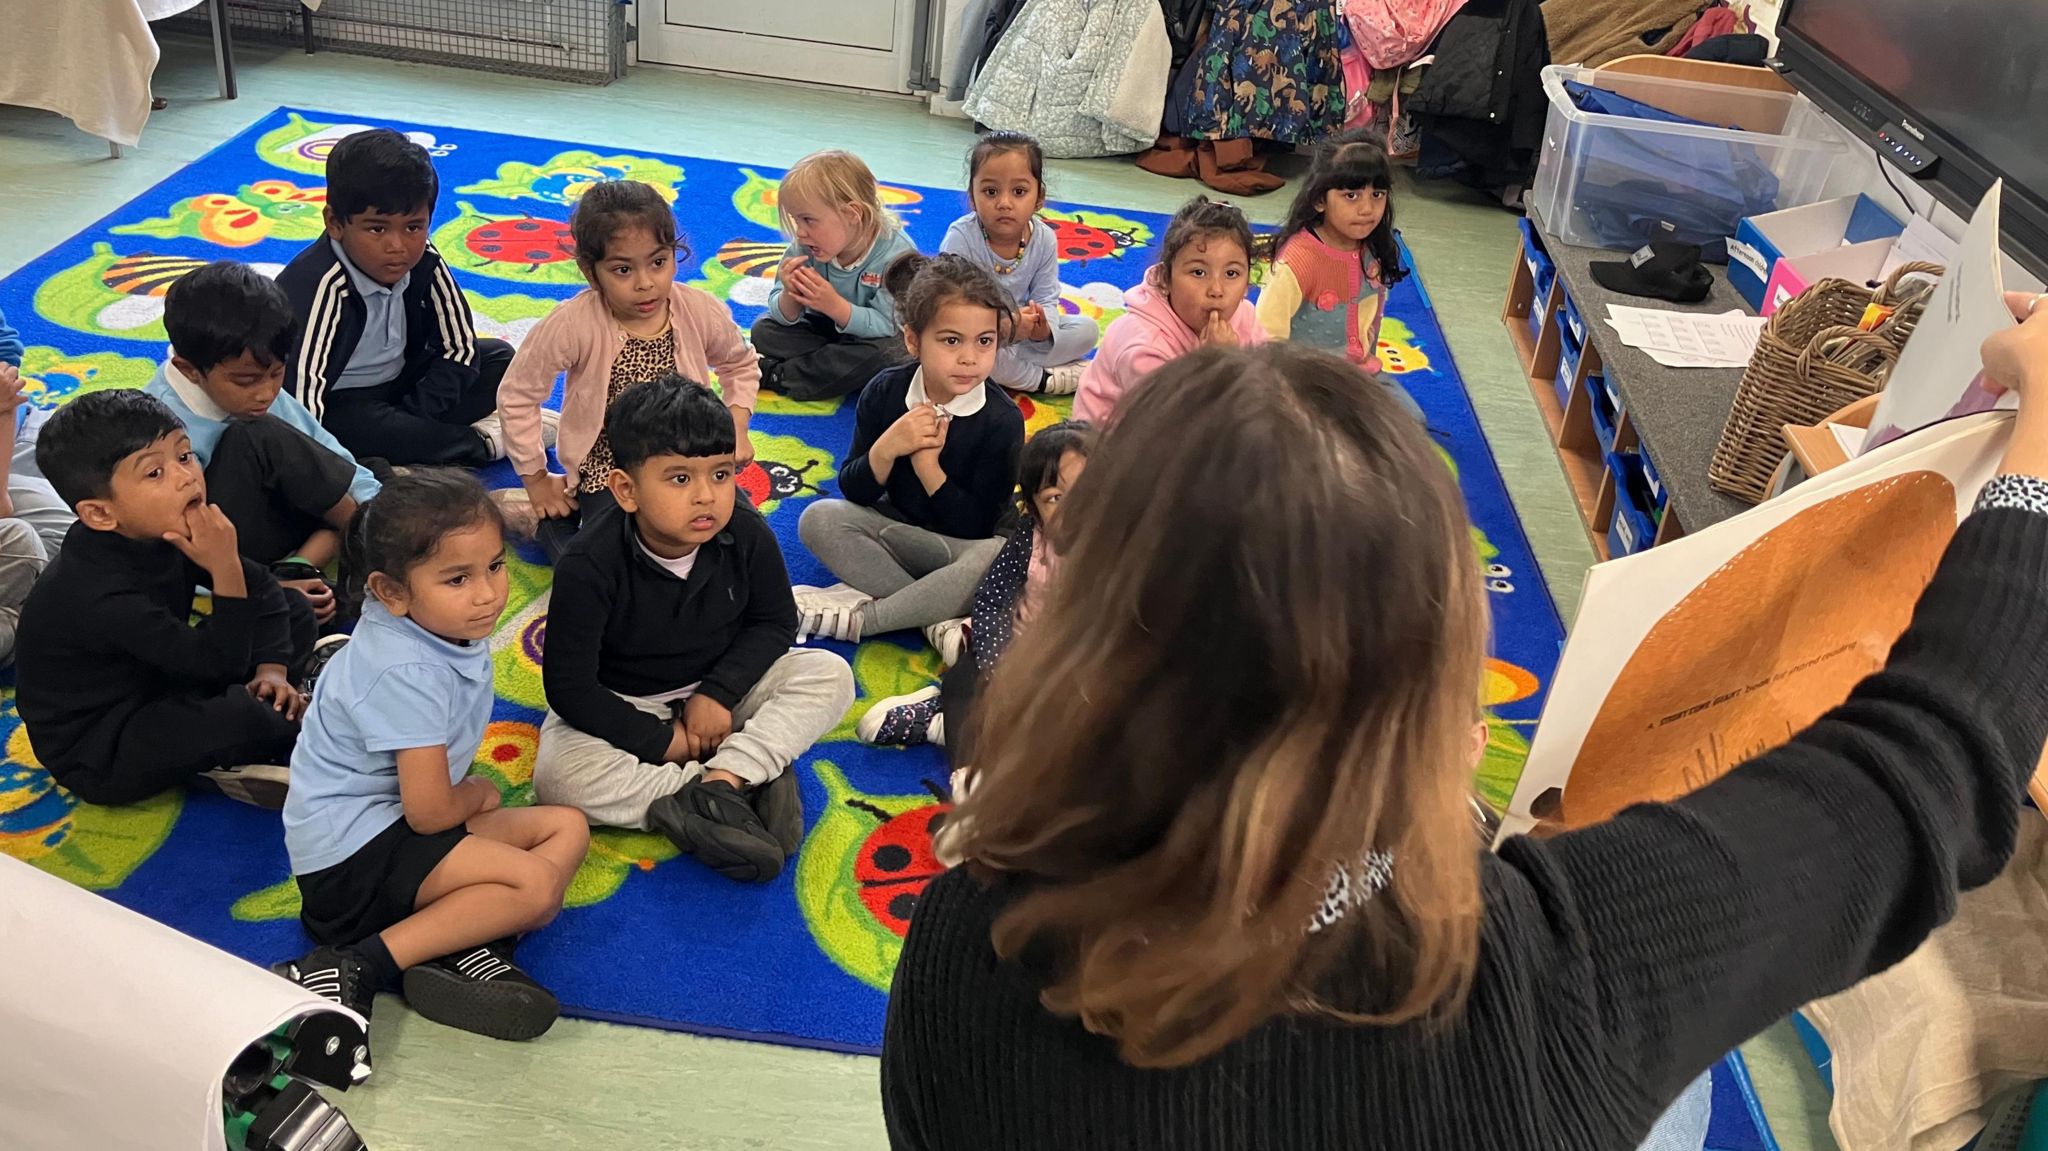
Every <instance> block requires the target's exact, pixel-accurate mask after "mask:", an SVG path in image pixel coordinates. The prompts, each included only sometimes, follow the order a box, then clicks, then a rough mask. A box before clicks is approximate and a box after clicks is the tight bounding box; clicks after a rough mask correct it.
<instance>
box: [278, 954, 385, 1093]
mask: <svg viewBox="0 0 2048 1151" xmlns="http://www.w3.org/2000/svg"><path fill="white" fill-rule="evenodd" d="M270 971H271V974H273V975H277V976H281V977H283V978H285V979H289V980H291V981H292V982H293V983H296V984H298V985H299V986H300V987H303V988H305V989H306V990H307V991H310V992H312V993H313V994H315V995H318V996H320V997H321V998H323V999H329V1000H332V1001H334V1002H335V1003H339V1004H341V1005H342V1006H343V1007H346V1008H348V1009H349V1010H350V1011H353V1012H355V1013H356V1014H357V1015H360V1016H362V1017H363V1024H364V1026H365V1028H366V1030H367V1027H368V1025H369V1022H370V1006H371V1004H372V1003H374V1002H375V1001H376V998H377V989H376V988H375V987H373V986H371V985H370V965H369V964H367V963H364V962H363V960H362V957H361V956H358V955H357V954H356V953H355V952H353V951H350V950H348V949H346V948H341V947H328V946H325V945H323V946H320V947H315V948H314V949H313V950H311V951H309V952H307V953H306V954H305V956H304V957H302V958H299V959H288V960H286V961H285V962H283V963H274V964H272V965H271V967H270ZM356 1062H357V1063H360V1064H361V1065H362V1069H363V1073H362V1076H360V1077H358V1078H359V1079H360V1078H366V1077H368V1075H369V1073H370V1042H369V1040H368V1039H364V1040H363V1049H362V1050H361V1051H360V1052H358V1053H357V1056H356Z"/></svg>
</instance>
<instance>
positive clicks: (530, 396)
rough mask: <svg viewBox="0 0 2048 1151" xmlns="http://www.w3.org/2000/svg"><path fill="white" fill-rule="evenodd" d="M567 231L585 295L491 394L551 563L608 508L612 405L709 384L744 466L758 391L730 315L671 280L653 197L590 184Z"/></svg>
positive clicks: (658, 200)
mask: <svg viewBox="0 0 2048 1151" xmlns="http://www.w3.org/2000/svg"><path fill="white" fill-rule="evenodd" d="M569 230H570V232H571V234H572V235H573V236H574V238H575V243H576V266H577V267H579V268H581V269H582V270H583V278H584V279H585V280H587V281H589V283H590V287H589V289H588V290H586V291H583V292H580V293H578V294H577V295H575V296H574V297H572V298H570V299H568V300H566V301H564V302H563V303H561V304H560V305H558V306H556V308H555V310H554V311H552V312H549V313H548V315H547V318H546V319H543V320H542V321H541V322H540V323H539V324H536V325H535V326H534V328H533V331H531V332H529V333H528V334H527V336H526V339H525V340H524V341H523V342H522V343H521V344H520V345H519V354H518V355H517V356H516V357H515V358H514V359H513V361H512V366H511V367H510V368H508V369H507V370H506V372H505V381H504V383H503V384H501V385H499V387H498V411H499V414H500V415H501V416H502V417H503V418H504V422H505V438H506V441H507V442H506V454H507V455H508V456H510V457H511V460H512V466H513V467H514V468H515V469H517V470H518V472H519V478H520V480H521V481H522V482H524V483H525V484H526V491H527V494H528V495H529V496H530V497H531V498H532V500H533V509H534V511H535V512H536V513H537V514H538V515H539V516H540V531H539V537H540V543H541V546H542V547H544V548H545V549H547V553H548V558H549V559H550V560H553V559H556V558H559V557H560V556H561V554H562V551H563V549H565V548H567V547H568V545H569V541H570V540H572V539H574V538H575V536H576V531H577V529H578V527H580V526H581V525H582V524H583V523H586V522H588V521H589V520H590V519H591V518H592V517H594V516H595V515H596V514H597V512H599V511H600V510H602V509H604V508H606V507H610V506H611V505H612V502H613V501H612V496H611V492H610V490H609V489H607V488H606V487H605V478H606V477H607V476H609V475H610V474H611V470H612V454H611V445H610V444H609V443H608V442H607V441H606V440H605V436H604V415H605V411H606V409H608V408H609V407H610V406H611V401H612V399H613V398H614V397H616V396H617V395H618V394H619V393H621V392H623V391H625V390H626V389H627V388H629V387H632V386H633V385H634V384H638V383H644V382H646V381H648V380H657V379H660V378H661V377H663V376H665V375H667V374H669V373H670V372H679V373H681V374H682V375H683V376H685V377H686V378H689V379H694V380H699V381H701V382H703V383H707V384H708V383H710V382H711V380H712V377H713V376H714V375H715V376H716V377H717V381H718V386H719V389H720V391H721V393H722V395H723V396H724V399H725V406H726V407H727V408H728V409H729V410H731V412H732V422H733V431H734V432H735V433H736V437H735V438H736V443H737V446H738V448H739V460H740V466H741V467H745V466H746V465H747V462H748V461H750V460H752V459H753V458H754V449H753V447H752V445H751V444H750V443H749V442H748V440H747V425H748V423H749V421H751V419H752V418H753V411H754V396H755V394H756V393H758V392H759V391H760V388H761V369H760V365H759V362H758V361H757V360H756V359H755V358H754V355H753V353H752V352H751V351H749V350H748V349H747V345H746V341H745V339H744V338H743V337H742V336H741V335H740V329H739V325H737V324H735V323H733V320H732V313H731V312H729V311H727V310H726V307H725V305H724V304H722V303H720V302H719V301H718V300H717V299H716V298H715V297H713V296H712V295H711V294H710V293H708V292H704V291H701V290H699V289H697V288H692V287H688V286H686V285H683V284H679V283H677V282H676V261H677V259H678V258H679V254H680V256H681V257H682V258H687V256H688V251H687V249H685V248H684V247H683V245H682V242H681V239H680V237H679V236H678V235H677V231H676V217H675V212H674V211H673V210H672V209H670V207H669V204H668V201H667V200H665V199H663V198H662V195H661V193H660V192H657V191H655V190H654V189H653V188H651V187H649V186H648V185H646V184H643V183H640V182H638V181H636V180H611V181H607V182H605V183H601V184H593V185H591V187H590V189H589V190H588V191H586V192H584V193H583V197H582V198H581V199H580V200H578V201H577V202H576V210H575V211H574V212H572V213H570V216H569ZM563 372H567V373H568V377H569V378H568V382H567V383H566V384H565V385H564V386H563V389H562V425H561V435H560V439H559V440H558V442H557V443H556V444H555V455H556V456H557V458H559V459H560V460H561V464H562V470H561V471H560V472H551V471H549V470H548V458H547V448H546V446H545V445H544V444H543V443H542V442H541V416H540V408H541V404H542V403H543V402H544V401H545V400H547V398H548V397H549V396H550V395H552V394H553V393H554V390H555V377H556V376H557V375H559V374H561V373H563Z"/></svg>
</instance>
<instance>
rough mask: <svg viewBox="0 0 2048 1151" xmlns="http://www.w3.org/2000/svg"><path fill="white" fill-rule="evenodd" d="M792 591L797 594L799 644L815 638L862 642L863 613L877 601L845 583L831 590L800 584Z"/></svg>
mask: <svg viewBox="0 0 2048 1151" xmlns="http://www.w3.org/2000/svg"><path fill="white" fill-rule="evenodd" d="M790 591H792V592H794V593H795V594H796V642H798V643H803V642H804V641H805V640H807V639H811V638H814V637H815V638H817V639H836V640H843V641H845V642H846V643H859V642H860V609H861V607H862V605H864V604H867V603H871V602H873V600H874V598H875V597H873V596H871V595H868V594H867V593H866V592H863V591H860V590H859V589H857V588H852V587H848V586H847V585H845V584H843V583H841V584H833V585H832V586H831V587H811V586H810V585H808V584H799V585H797V586H796V587H793V588H791V589H790Z"/></svg>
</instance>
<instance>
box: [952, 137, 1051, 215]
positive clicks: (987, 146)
mask: <svg viewBox="0 0 2048 1151" xmlns="http://www.w3.org/2000/svg"><path fill="white" fill-rule="evenodd" d="M1010 152H1022V153H1024V158H1025V160H1026V161H1027V162H1029V163H1030V165H1031V178H1032V179H1033V180H1036V181H1038V195H1039V198H1040V199H1044V198H1045V149H1044V148H1041V147H1039V145H1038V137H1036V136H1033V135H1032V134H1031V133H1029V132H1018V131H1013V130H1011V129H1009V128H996V129H993V130H991V131H988V132H984V133H982V136H981V139H979V140H976V141H975V142H974V150H973V151H971V152H969V153H967V192H968V195H969V196H970V197H972V196H973V194H974V177H975V174H976V173H978V172H980V171H981V166H982V165H983V164H986V163H988V162H989V161H990V160H993V159H994V158H996V157H997V156H1001V155H1005V154H1007V153H1010Z"/></svg>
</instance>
